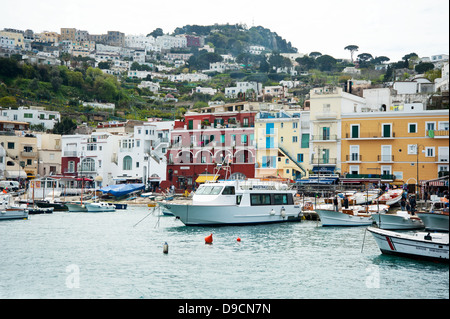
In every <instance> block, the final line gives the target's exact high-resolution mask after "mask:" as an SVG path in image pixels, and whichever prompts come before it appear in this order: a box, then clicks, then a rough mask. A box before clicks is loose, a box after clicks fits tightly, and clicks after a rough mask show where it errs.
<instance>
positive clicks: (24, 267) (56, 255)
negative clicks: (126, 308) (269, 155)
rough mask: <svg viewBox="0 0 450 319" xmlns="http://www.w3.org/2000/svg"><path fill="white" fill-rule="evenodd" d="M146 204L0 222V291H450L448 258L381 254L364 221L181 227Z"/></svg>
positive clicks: (91, 294)
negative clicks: (350, 225) (360, 224)
mask: <svg viewBox="0 0 450 319" xmlns="http://www.w3.org/2000/svg"><path fill="white" fill-rule="evenodd" d="M147 214H148V209H147V208H146V207H145V208H144V207H130V208H129V209H128V210H124V211H121V210H118V211H116V212H114V213H96V214H88V213H64V212H55V213H53V214H49V215H31V216H30V218H29V220H14V221H2V222H0V239H1V242H2V246H1V248H0V258H1V260H2V262H1V264H0V297H1V298H172V299H178V298H189V299H203V298H246V299H248V298H267V299H280V298H282V299H290V298H310V299H317V298H321V299H323V298H326V299H335V298H339V299H350V298H351V299H354V298H364V299H367V298H369V299H384V298H386V296H389V298H394V299H409V298H414V299H415V298H443V299H448V297H449V268H448V265H443V264H437V263H431V262H421V261H415V260H410V259H405V258H399V257H392V256H385V255H381V253H380V251H379V249H378V246H377V245H376V243H375V241H374V240H373V238H372V236H371V234H370V233H368V232H367V233H366V234H365V228H364V227H357V228H334V227H332V228H328V227H327V228H323V227H321V226H320V224H317V222H315V221H304V222H301V223H284V224H271V225H257V226H225V227H185V226H183V225H182V224H181V222H179V221H176V220H174V218H173V217H160V218H158V217H157V216H154V215H150V216H148V217H147V218H145V219H143V218H144V217H146V216H147ZM137 223H138V224H137ZM136 224H137V225H136ZM210 233H212V234H213V240H214V241H213V244H212V245H206V244H205V243H204V238H205V237H206V236H207V235H209V234H210ZM238 237H240V238H241V242H238V241H237V240H236V239H237V238H238ZM363 241H364V246H363ZM164 242H167V243H168V245H169V253H168V254H163V249H162V247H163V244H164ZM362 248H363V251H362V252H361V249H362ZM78 271H79V273H78ZM77 274H78V275H77ZM74 278H75V279H78V281H76V280H75V281H74Z"/></svg>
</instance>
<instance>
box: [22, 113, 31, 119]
mask: <svg viewBox="0 0 450 319" xmlns="http://www.w3.org/2000/svg"><path fill="white" fill-rule="evenodd" d="M23 117H24V118H26V119H32V118H33V114H32V113H24V114H23Z"/></svg>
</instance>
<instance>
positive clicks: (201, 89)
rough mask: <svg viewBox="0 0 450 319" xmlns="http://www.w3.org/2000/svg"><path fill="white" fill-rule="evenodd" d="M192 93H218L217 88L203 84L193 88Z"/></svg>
mask: <svg viewBox="0 0 450 319" xmlns="http://www.w3.org/2000/svg"><path fill="white" fill-rule="evenodd" d="M192 93H203V94H209V95H214V94H216V93H217V89H213V88H204V87H201V86H197V87H196V88H195V89H192Z"/></svg>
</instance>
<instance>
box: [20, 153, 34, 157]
mask: <svg viewBox="0 0 450 319" xmlns="http://www.w3.org/2000/svg"><path fill="white" fill-rule="evenodd" d="M20 156H22V157H37V152H20Z"/></svg>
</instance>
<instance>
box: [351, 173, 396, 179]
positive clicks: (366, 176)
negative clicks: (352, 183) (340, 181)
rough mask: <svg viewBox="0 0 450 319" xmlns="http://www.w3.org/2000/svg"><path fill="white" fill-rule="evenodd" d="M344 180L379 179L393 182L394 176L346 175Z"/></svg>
mask: <svg viewBox="0 0 450 319" xmlns="http://www.w3.org/2000/svg"><path fill="white" fill-rule="evenodd" d="M345 178H361V179H362V178H380V179H383V180H395V175H388V174H385V175H381V174H346V175H345Z"/></svg>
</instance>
